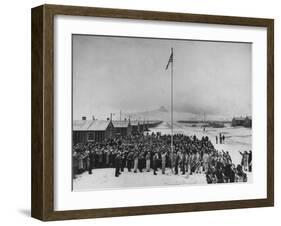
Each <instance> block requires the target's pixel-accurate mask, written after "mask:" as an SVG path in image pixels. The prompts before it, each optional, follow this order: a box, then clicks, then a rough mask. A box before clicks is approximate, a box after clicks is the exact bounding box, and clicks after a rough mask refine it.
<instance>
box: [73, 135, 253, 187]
mask: <svg viewBox="0 0 281 226" xmlns="http://www.w3.org/2000/svg"><path fill="white" fill-rule="evenodd" d="M246 153H248V152H244V153H243V157H242V164H241V165H240V164H239V165H238V166H235V165H234V164H233V163H232V160H231V157H230V155H229V153H228V152H227V151H226V152H225V151H218V150H216V149H215V148H214V146H213V144H212V143H211V141H210V139H209V138H208V137H207V136H205V137H202V139H198V138H197V137H196V136H195V135H194V136H191V137H190V136H186V135H183V134H176V135H174V136H173V146H171V136H170V135H161V134H154V133H152V134H146V135H143V134H139V135H134V136H133V135H132V136H127V137H118V138H113V139H107V140H104V141H102V142H90V143H83V144H82V143H78V144H75V145H74V146H73V178H76V175H77V174H80V173H82V172H84V171H86V170H87V171H88V173H89V174H92V173H94V169H97V168H114V169H115V173H114V174H115V177H119V176H120V175H121V174H122V172H124V170H125V168H127V171H128V172H132V173H142V172H144V171H145V172H152V173H153V175H157V174H158V173H162V174H166V171H167V169H169V173H171V174H174V175H177V174H182V175H184V174H187V175H192V174H194V173H195V174H201V173H205V175H206V181H207V182H208V183H227V182H239V181H242V182H245V181H247V174H246V173H245V172H244V171H247V170H248V171H250V167H249V166H250V165H251V164H250V162H251V157H250V155H249V154H248V155H247V156H246ZM249 153H251V152H249ZM241 154H242V153H241ZM244 156H246V157H244Z"/></svg>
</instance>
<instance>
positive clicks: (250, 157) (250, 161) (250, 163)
mask: <svg viewBox="0 0 281 226" xmlns="http://www.w3.org/2000/svg"><path fill="white" fill-rule="evenodd" d="M248 166H249V172H252V151H249V156H248Z"/></svg>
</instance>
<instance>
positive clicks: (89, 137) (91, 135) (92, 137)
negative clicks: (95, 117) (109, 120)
mask: <svg viewBox="0 0 281 226" xmlns="http://www.w3.org/2000/svg"><path fill="white" fill-rule="evenodd" d="M94 139H95V137H94V133H88V141H93V140H94Z"/></svg>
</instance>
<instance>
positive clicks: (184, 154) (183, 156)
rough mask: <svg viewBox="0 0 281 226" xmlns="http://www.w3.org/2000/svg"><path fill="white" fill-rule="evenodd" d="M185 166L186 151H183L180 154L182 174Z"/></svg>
mask: <svg viewBox="0 0 281 226" xmlns="http://www.w3.org/2000/svg"><path fill="white" fill-rule="evenodd" d="M185 166H186V152H185V151H184V152H183V154H182V160H181V171H182V175H184V174H185Z"/></svg>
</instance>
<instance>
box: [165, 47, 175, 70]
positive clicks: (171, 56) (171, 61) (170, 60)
mask: <svg viewBox="0 0 281 226" xmlns="http://www.w3.org/2000/svg"><path fill="white" fill-rule="evenodd" d="M173 55H174V54H173V48H171V55H170V58H169V60H168V63H167V66H166V70H167V69H168V68H169V65H170V63H173V58H174V56H173Z"/></svg>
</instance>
